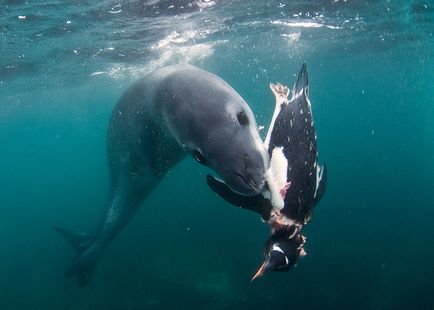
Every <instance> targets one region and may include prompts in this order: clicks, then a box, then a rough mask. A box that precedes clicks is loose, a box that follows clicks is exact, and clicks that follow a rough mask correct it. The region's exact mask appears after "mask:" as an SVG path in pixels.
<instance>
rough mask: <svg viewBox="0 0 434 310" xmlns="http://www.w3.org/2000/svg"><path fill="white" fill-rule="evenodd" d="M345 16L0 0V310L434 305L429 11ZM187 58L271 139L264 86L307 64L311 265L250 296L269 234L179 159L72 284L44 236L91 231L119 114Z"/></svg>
mask: <svg viewBox="0 0 434 310" xmlns="http://www.w3.org/2000/svg"><path fill="white" fill-rule="evenodd" d="M282 2H283V1H282ZM349 2H351V1H347V2H345V1H312V2H310V1H294V2H291V3H290V4H289V3H286V4H285V3H280V2H278V1H262V2H259V1H258V2H257V1H252V2H250V3H249V4H245V3H244V2H240V1H215V2H213V1H199V2H194V3H193V2H191V3H192V4H191V6H189V5H188V2H187V1H178V2H174V1H159V2H157V1H153V2H151V1H144V2H133V1H128V2H123V3H119V2H114V1H102V2H96V1H95V2H94V1H66V2H62V1H59V2H54V1H53V2H43V1H35V2H32V1H29V2H28V3H26V2H24V1H5V2H4V3H2V9H1V10H0V51H1V52H0V66H1V68H0V249H1V250H0V308H1V309H244V308H246V309H247V308H248V309H271V308H275V309H278V308H281V309H432V308H434V297H433V292H434V281H433V279H434V264H433V262H434V247H433V244H434V229H433V225H432V223H434V198H433V195H432V192H433V188H434V162H433V159H434V123H433V118H434V99H433V98H434V41H433V32H432V31H433V30H432V29H434V27H433V25H434V3H433V2H432V1H396V2H393V3H390V2H389V1H355V2H354V3H349ZM198 3H199V4H201V5H200V6H199V5H198ZM117 5H120V6H117ZM171 5H174V7H173V8H169V7H170V6H171ZM181 5H183V8H181V7H180V6H181ZM119 10H121V12H118V11H119ZM173 10H176V12H174V11H173ZM110 12H111V13H110ZM114 12H118V13H114ZM300 13H301V14H300ZM19 16H26V18H19ZM68 21H69V22H70V23H68ZM296 22H298V23H302V24H291V23H296ZM303 23H304V24H303ZM309 23H314V24H316V25H317V26H315V25H312V24H309ZM318 25H319V26H318ZM179 62H182V63H184V62H188V63H191V64H194V65H196V66H198V67H200V68H203V69H206V70H208V71H211V72H214V73H216V74H218V75H219V76H221V77H222V78H223V79H225V80H226V81H227V82H228V83H229V84H230V85H231V86H232V87H233V88H234V89H236V90H237V91H238V92H239V93H240V94H241V95H242V97H243V98H244V99H245V100H246V101H247V102H248V103H249V105H250V106H251V108H252V110H253V111H254V112H255V115H256V117H257V122H258V124H259V125H265V126H266V127H267V125H268V124H269V122H270V119H271V115H272V112H273V109H274V98H273V95H272V94H271V91H270V90H269V88H268V83H269V82H282V83H284V84H288V85H292V83H293V82H294V80H295V75H296V74H297V73H298V70H299V69H300V66H301V63H302V62H306V63H307V66H308V72H309V83H310V98H311V101H312V109H313V114H314V119H315V125H316V129H317V134H318V148H319V155H320V159H321V161H325V162H326V163H327V166H328V171H329V178H328V184H327V185H328V187H327V191H326V194H325V196H324V198H323V199H322V201H321V202H320V203H319V205H318V206H317V208H316V210H315V213H314V218H313V220H312V222H311V223H310V224H309V225H308V226H307V229H306V235H307V237H308V242H307V245H306V251H307V252H308V255H307V256H306V257H304V258H302V259H301V260H300V261H299V263H298V266H297V267H296V268H294V269H293V270H291V271H289V272H286V273H273V274H269V275H267V276H265V277H263V278H261V279H259V280H258V281H256V282H254V283H250V278H251V276H252V275H253V273H254V272H255V271H256V268H257V267H258V266H259V264H260V263H261V260H262V256H261V250H262V247H263V242H264V241H265V239H266V237H267V236H268V234H269V232H268V228H267V226H266V225H265V224H263V223H262V222H261V221H260V219H259V217H258V216H257V215H255V214H253V213H249V212H247V211H245V210H241V209H237V208H234V207H232V206H230V205H229V204H227V203H225V202H224V201H223V200H222V199H220V198H218V197H217V196H216V195H215V194H214V193H213V192H212V191H211V190H210V189H209V188H208V187H207V185H206V183H205V175H206V173H209V171H208V170H206V169H205V168H204V167H202V166H200V165H198V164H197V163H196V162H195V161H194V160H193V159H191V158H187V159H186V160H184V161H183V162H182V163H181V164H179V165H178V166H177V167H176V168H174V169H173V170H172V171H170V173H169V174H168V176H167V177H166V178H165V179H164V180H163V182H162V183H161V184H160V185H159V186H158V187H157V189H156V190H155V191H154V192H153V193H152V194H151V196H150V197H149V198H148V199H147V200H146V202H145V204H144V205H143V207H142V209H141V210H140V211H139V212H138V214H137V215H136V216H135V218H134V219H133V221H132V222H131V223H130V224H129V225H128V226H127V227H126V229H125V230H124V231H123V232H122V233H121V234H120V235H119V236H118V238H117V239H116V240H115V241H114V242H113V243H112V244H111V245H110V246H109V248H108V249H107V251H106V252H105V254H104V256H103V257H102V259H101V261H100V262H99V264H98V266H97V269H96V271H95V274H94V276H93V279H92V281H91V283H90V284H89V285H88V286H86V287H84V288H83V287H79V286H78V285H77V283H76V281H75V279H70V278H64V276H63V272H64V270H65V268H66V266H67V264H68V263H69V261H70V259H71V257H72V250H71V248H70V247H69V245H68V244H66V242H65V241H64V240H63V239H62V238H61V237H59V236H58V235H56V234H55V232H54V231H53V229H52V227H53V226H54V225H61V226H65V227H69V228H73V229H78V230H83V231H93V230H94V229H95V227H96V225H97V223H98V220H99V217H100V215H101V213H102V210H103V208H104V206H105V203H106V199H107V197H106V196H107V193H108V184H109V179H108V169H107V160H106V150H105V143H106V141H105V140H106V128H107V125H108V120H109V117H110V113H111V110H112V108H113V106H114V105H115V103H116V102H117V100H118V98H119V97H120V95H121V94H122V92H123V91H124V90H125V89H126V88H127V87H128V86H129V85H130V84H131V83H132V82H133V81H134V80H136V79H138V78H139V77H140V76H143V75H145V74H146V72H149V71H151V70H153V69H155V68H158V67H160V66H163V65H166V64H172V63H179ZM262 134H263V135H264V134H265V133H264V132H262Z"/></svg>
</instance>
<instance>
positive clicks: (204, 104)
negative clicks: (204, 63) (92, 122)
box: [160, 66, 269, 196]
mask: <svg viewBox="0 0 434 310" xmlns="http://www.w3.org/2000/svg"><path fill="white" fill-rule="evenodd" d="M162 99H163V100H162V101H163V102H165V106H166V107H165V111H166V112H165V115H166V122H168V126H169V128H171V130H172V133H173V134H174V136H176V138H177V140H178V143H179V144H180V145H181V146H182V147H183V148H184V149H185V150H186V151H187V152H188V153H190V154H191V155H192V156H193V157H194V158H195V159H196V160H197V161H198V162H199V163H201V164H203V165H206V166H208V167H210V168H211V169H213V170H214V171H215V172H216V173H218V174H219V175H220V177H221V178H222V179H223V181H224V182H225V183H226V184H227V185H228V186H229V187H230V188H231V189H232V190H233V191H235V192H237V193H239V194H242V195H246V196H250V195H256V194H258V193H260V192H261V191H262V189H263V187H264V184H265V171H266V169H267V168H268V165H269V156H268V153H267V151H266V149H265V147H264V145H263V143H262V140H261V138H260V136H259V133H258V130H257V126H256V121H255V117H254V115H253V112H252V111H251V109H250V107H249V106H248V105H247V103H246V102H245V101H244V100H243V99H242V98H241V96H240V95H239V94H238V93H237V92H236V91H235V90H234V89H233V88H231V87H230V86H229V85H228V84H227V83H226V82H224V81H223V80H222V79H220V78H219V77H217V76H216V75H214V74H211V73H209V72H205V71H202V70H199V69H197V68H194V67H191V66H187V67H185V68H183V69H179V70H176V73H174V74H172V75H171V76H170V77H169V78H167V79H166V81H165V82H164V98H162ZM160 101H161V100H160Z"/></svg>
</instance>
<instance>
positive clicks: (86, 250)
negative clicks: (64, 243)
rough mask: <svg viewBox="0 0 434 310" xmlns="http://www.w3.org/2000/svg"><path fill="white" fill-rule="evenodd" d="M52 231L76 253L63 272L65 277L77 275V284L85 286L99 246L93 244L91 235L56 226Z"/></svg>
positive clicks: (99, 250) (97, 257) (96, 259)
mask: <svg viewBox="0 0 434 310" xmlns="http://www.w3.org/2000/svg"><path fill="white" fill-rule="evenodd" d="M54 230H55V231H57V232H58V233H59V234H61V235H62V236H63V237H65V238H66V240H68V241H69V242H70V243H71V245H72V248H73V249H74V252H75V253H76V256H75V257H73V259H72V262H71V264H70V266H69V267H68V269H67V270H66V272H65V276H66V277H70V276H74V275H77V276H78V280H79V284H80V285H86V284H87V283H88V282H89V280H90V277H91V275H92V272H93V270H94V267H95V264H96V262H97V261H98V259H99V257H100V254H101V250H102V248H101V246H98V245H97V244H96V243H94V242H93V235H91V234H87V233H82V232H75V231H72V230H69V229H65V228H61V227H57V226H56V227H54Z"/></svg>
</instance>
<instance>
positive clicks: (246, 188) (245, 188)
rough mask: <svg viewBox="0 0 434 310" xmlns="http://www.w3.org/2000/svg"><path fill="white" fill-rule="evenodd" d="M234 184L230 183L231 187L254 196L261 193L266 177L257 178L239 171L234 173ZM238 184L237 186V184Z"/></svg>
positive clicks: (239, 192)
mask: <svg viewBox="0 0 434 310" xmlns="http://www.w3.org/2000/svg"><path fill="white" fill-rule="evenodd" d="M232 179H233V182H231V183H233V184H228V186H229V187H231V189H232V190H233V191H235V192H237V193H238V194H241V195H245V196H253V195H257V194H259V193H260V192H261V191H262V189H263V188H264V185H265V178H262V179H260V180H255V179H254V178H253V177H251V176H249V175H246V174H242V173H239V172H234V173H233V178H232ZM235 184H236V186H235Z"/></svg>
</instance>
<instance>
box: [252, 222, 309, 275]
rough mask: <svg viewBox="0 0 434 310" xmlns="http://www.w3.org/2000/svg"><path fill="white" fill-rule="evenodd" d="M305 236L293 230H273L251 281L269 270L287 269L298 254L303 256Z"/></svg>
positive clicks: (292, 264) (291, 265)
mask: <svg viewBox="0 0 434 310" xmlns="http://www.w3.org/2000/svg"><path fill="white" fill-rule="evenodd" d="M304 243H305V237H304V236H303V235H301V234H300V233H299V232H298V229H297V231H294V230H287V229H284V230H280V231H277V232H275V233H274V234H273V235H272V236H271V237H270V238H269V240H268V241H267V244H266V247H265V251H264V252H265V260H264V262H263V263H262V265H261V267H260V268H259V270H258V271H257V272H256V273H255V275H254V276H253V278H252V281H253V280H255V279H257V278H259V277H261V276H263V275H264V274H265V273H267V272H269V271H287V270H290V269H291V268H292V267H293V266H294V265H295V264H296V262H297V260H298V258H299V257H300V256H305V255H306V252H305V251H304V249H303V245H304Z"/></svg>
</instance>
